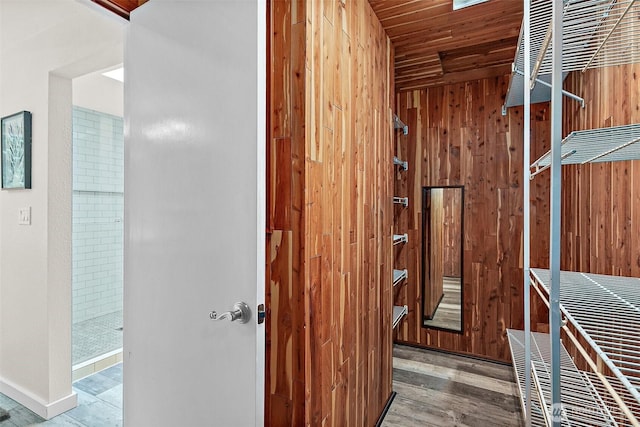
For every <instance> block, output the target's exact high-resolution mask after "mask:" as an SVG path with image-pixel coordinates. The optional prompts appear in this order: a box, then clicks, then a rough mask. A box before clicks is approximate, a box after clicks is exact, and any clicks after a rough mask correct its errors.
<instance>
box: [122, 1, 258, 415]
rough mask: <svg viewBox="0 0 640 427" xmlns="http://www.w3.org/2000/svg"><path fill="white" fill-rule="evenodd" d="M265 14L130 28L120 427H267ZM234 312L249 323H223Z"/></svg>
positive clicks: (242, 4) (149, 14)
mask: <svg viewBox="0 0 640 427" xmlns="http://www.w3.org/2000/svg"><path fill="white" fill-rule="evenodd" d="M265 9H266V8H265V4H264V2H263V1H258V0H226V1H224V0H151V1H149V2H148V3H146V4H145V5H143V6H142V7H140V8H138V9H136V10H135V11H134V12H133V13H132V16H131V23H130V26H129V30H128V36H127V41H126V54H125V242H126V243H125V276H124V277H125V284H124V287H125V290H124V293H125V296H124V301H125V314H124V315H125V317H124V422H125V425H126V426H127V427H146V426H154V427H158V426H160V427H162V426H170V427H176V426H184V427H200V426H203V427H204V426H221V427H227V426H238V427H245V426H247V427H249V426H262V425H263V422H264V421H263V419H264V417H263V412H264V409H263V406H264V403H263V401H264V324H258V321H257V315H256V308H257V306H258V305H259V304H262V303H263V302H264V278H265V276H264V232H265V190H264V187H265V183H264V182H265V78H266V61H265V55H266V42H265V40H266V10H265ZM237 302H244V303H246V304H247V306H248V307H249V308H250V311H251V315H250V316H251V317H250V319H249V321H248V322H247V323H241V319H238V320H236V321H231V320H229V319H228V318H227V316H220V315H221V314H222V313H223V312H225V311H228V310H232V308H233V306H234V304H235V303H237ZM214 310H215V311H217V313H218V318H220V317H223V318H222V319H218V320H212V319H211V318H210V312H211V311H214Z"/></svg>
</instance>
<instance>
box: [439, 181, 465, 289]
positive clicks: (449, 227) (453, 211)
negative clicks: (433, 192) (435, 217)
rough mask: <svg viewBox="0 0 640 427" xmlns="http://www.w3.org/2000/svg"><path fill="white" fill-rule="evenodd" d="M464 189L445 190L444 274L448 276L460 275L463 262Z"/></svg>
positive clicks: (443, 222)
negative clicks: (461, 244) (461, 240)
mask: <svg viewBox="0 0 640 427" xmlns="http://www.w3.org/2000/svg"><path fill="white" fill-rule="evenodd" d="M461 194H462V190H461V189H459V188H455V189H449V190H445V191H444V219H443V221H442V224H443V227H444V228H443V230H444V232H443V234H444V237H443V245H444V260H443V261H444V267H443V271H442V274H443V275H444V276H446V277H460V272H461V271H462V270H461V269H462V262H461V259H460V256H461V255H462V251H461V250H460V239H461V233H462V197H461Z"/></svg>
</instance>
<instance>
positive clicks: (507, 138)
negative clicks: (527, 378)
mask: <svg viewBox="0 0 640 427" xmlns="http://www.w3.org/2000/svg"><path fill="white" fill-rule="evenodd" d="M507 83H508V77H503V78H490V79H484V80H474V81H470V82H466V83H462V84H454V85H446V86H441V87H435V88H428V89H423V90H416V91H409V92H401V93H399V94H398V96H397V108H398V115H399V116H400V118H401V119H402V120H405V119H407V120H411V117H412V115H413V114H415V115H416V122H415V125H414V126H413V127H410V129H409V132H410V133H411V132H414V133H415V134H414V135H413V136H412V137H411V141H412V142H413V143H415V144H416V145H417V149H415V148H413V149H409V148H404V151H405V152H406V153H407V155H408V158H407V159H406V160H408V161H409V165H410V169H409V171H407V172H403V173H402V174H405V175H403V176H401V177H400V180H401V181H402V180H405V181H406V182H412V183H414V184H412V187H413V188H412V189H411V190H409V192H408V194H409V195H410V200H409V210H410V213H409V217H411V218H415V219H419V218H422V215H423V212H422V200H421V199H420V198H418V197H417V196H416V195H415V193H414V192H413V190H415V188H420V187H422V186H440V185H464V187H465V197H464V206H463V207H462V212H463V215H464V224H465V226H464V236H463V253H464V263H463V266H462V269H463V272H464V283H463V292H464V303H463V324H464V333H463V334H456V333H452V332H446V331H439V330H432V329H426V328H423V327H422V320H421V319H420V318H419V315H420V313H422V312H423V311H422V307H421V304H422V301H421V300H422V292H423V291H422V289H421V282H422V278H421V263H422V256H421V250H422V246H421V242H420V239H421V236H422V233H421V232H417V231H419V230H416V239H417V240H418V241H417V242H415V244H414V245H409V249H410V251H411V252H410V253H409V254H407V258H410V259H415V261H414V262H410V263H408V265H407V268H408V269H409V277H412V278H416V280H415V281H414V280H410V281H409V282H408V283H407V284H406V285H405V286H404V287H403V289H402V290H401V291H399V295H398V299H397V300H396V302H398V301H403V302H404V303H406V304H408V305H409V316H408V318H407V320H406V322H404V325H403V326H402V327H401V328H400V331H399V332H398V335H397V337H396V339H397V341H399V342H405V343H410V344H414V345H421V346H425V347H437V348H440V349H443V350H449V351H454V352H460V353H468V354H474V355H477V356H481V357H485V358H490V359H496V360H504V361H507V360H509V350H508V343H507V340H506V336H505V334H506V328H509V327H515V326H517V324H518V323H521V322H522V311H523V308H522V300H521V292H520V291H519V290H520V289H521V287H522V264H521V259H520V254H521V250H520V245H521V239H520V238H519V237H515V238H514V236H520V235H521V233H522V195H521V193H522V188H521V178H520V177H521V176H522V166H521V164H522V149H521V147H522V133H521V123H520V122H521V120H520V119H519V117H521V115H522V110H521V109H518V108H513V109H510V110H509V112H508V115H507V116H502V115H501V105H502V96H503V95H504V92H505V91H506V87H507ZM537 108H540V107H535V108H534V111H537ZM414 110H415V113H414ZM534 120H537V121H541V122H544V125H548V123H546V120H547V117H546V116H545V115H544V114H539V115H538V118H536V119H534ZM511 123H514V125H515V126H516V128H517V129H510V126H511ZM518 130H520V131H519V132H518ZM414 141H415V142H414ZM401 144H402V143H401ZM401 148H402V147H401ZM403 160H404V159H403ZM414 165H415V166H414ZM404 185H405V184H404V183H403V182H399V183H397V184H396V188H400V189H404ZM534 194H535V193H534ZM396 226H397V227H403V226H407V227H408V228H410V229H411V228H416V229H417V228H418V227H421V226H420V221H415V223H413V224H411V223H410V221H409V220H407V222H406V223H403V222H402V221H401V222H400V223H398V222H397V221H396ZM420 231H421V230H420ZM534 254H537V252H534ZM536 256H537V255H536Z"/></svg>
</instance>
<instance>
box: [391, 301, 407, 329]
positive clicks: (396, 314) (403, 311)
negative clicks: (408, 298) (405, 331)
mask: <svg viewBox="0 0 640 427" xmlns="http://www.w3.org/2000/svg"><path fill="white" fill-rule="evenodd" d="M408 312H409V307H407V306H406V305H396V306H393V329H395V328H396V326H398V325H399V324H400V321H401V320H402V318H403V317H404V316H406V315H407V313H408Z"/></svg>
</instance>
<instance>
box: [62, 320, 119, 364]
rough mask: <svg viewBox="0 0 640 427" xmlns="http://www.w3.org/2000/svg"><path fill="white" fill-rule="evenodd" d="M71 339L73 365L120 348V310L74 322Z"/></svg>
mask: <svg viewBox="0 0 640 427" xmlns="http://www.w3.org/2000/svg"><path fill="white" fill-rule="evenodd" d="M72 341H73V348H72V359H73V365H74V366H75V365H77V364H79V363H82V362H86V361H87V360H90V359H93V358H95V357H97V356H100V355H103V354H106V353H109V352H111V351H113V350H117V349H119V348H122V310H120V311H116V312H113V313H109V314H105V315H103V316H98V317H96V318H93V319H89V320H85V321H83V322H78V323H75V324H74V325H73V331H72Z"/></svg>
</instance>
